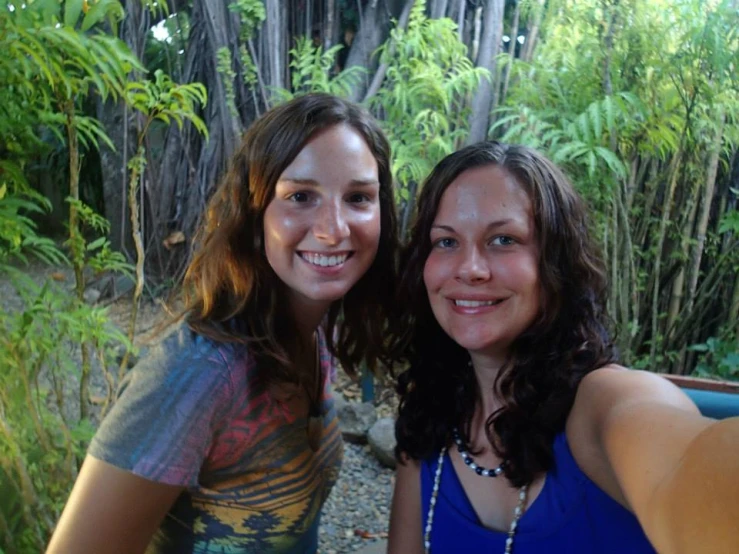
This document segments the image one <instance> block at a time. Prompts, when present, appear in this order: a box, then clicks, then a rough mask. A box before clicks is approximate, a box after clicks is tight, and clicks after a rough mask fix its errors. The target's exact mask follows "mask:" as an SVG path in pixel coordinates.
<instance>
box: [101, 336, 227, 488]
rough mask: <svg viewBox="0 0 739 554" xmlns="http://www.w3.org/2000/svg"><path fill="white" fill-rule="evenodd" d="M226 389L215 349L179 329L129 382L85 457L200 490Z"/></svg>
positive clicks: (222, 365)
mask: <svg viewBox="0 0 739 554" xmlns="http://www.w3.org/2000/svg"><path fill="white" fill-rule="evenodd" d="M229 383H230V380H229V376H228V366H227V364H226V361H225V358H224V356H223V355H222V354H221V352H219V349H218V347H217V345H216V344H215V343H213V342H212V341H210V340H208V339H205V338H203V337H200V336H198V335H196V334H194V333H193V332H192V331H190V330H189V329H188V328H187V327H185V326H182V327H180V328H178V329H177V330H176V331H174V332H173V333H172V334H170V335H169V336H168V337H167V338H166V339H164V341H162V342H161V343H160V344H158V345H156V346H154V347H152V348H151V349H150V350H149V352H148V355H147V356H146V358H144V359H143V360H141V361H140V362H139V363H138V364H136V366H135V367H134V368H133V369H132V370H131V371H130V372H129V373H128V374H127V375H126V377H125V378H124V380H123V381H122V382H121V386H120V388H119V391H118V398H117V400H116V402H115V404H114V405H113V408H112V409H111V411H110V413H109V414H108V415H107V416H106V417H105V419H104V420H103V422H102V423H101V425H100V428H99V429H98V431H97V433H96V434H95V437H94V438H93V440H92V443H91V444H90V448H89V451H88V452H89V454H90V455H91V456H93V457H95V458H97V459H99V460H103V461H105V462H108V463H110V464H112V465H114V466H116V467H119V468H121V469H124V470H127V471H131V472H132V473H134V474H136V475H139V476H141V477H144V478H146V479H149V480H151V481H156V482H159V483H167V484H170V485H181V486H186V487H194V486H197V484H198V475H199V473H200V469H201V467H202V466H203V464H204V462H205V459H206V457H207V455H208V450H209V447H210V444H211V441H212V438H213V434H214V431H215V430H216V429H217V428H218V426H219V424H220V422H219V419H220V418H221V417H222V414H223V407H225V406H228V405H229V404H230V403H231V401H232V396H233V391H232V390H231V389H230V385H229Z"/></svg>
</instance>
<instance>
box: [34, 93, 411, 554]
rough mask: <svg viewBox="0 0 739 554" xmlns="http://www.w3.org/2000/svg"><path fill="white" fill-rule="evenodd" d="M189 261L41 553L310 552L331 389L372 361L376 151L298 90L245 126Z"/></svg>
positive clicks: (384, 151) (356, 111)
mask: <svg viewBox="0 0 739 554" xmlns="http://www.w3.org/2000/svg"><path fill="white" fill-rule="evenodd" d="M197 244H198V248H197V250H196V252H195V255H194V257H193V260H192V262H191V265H190V267H189V269H188V272H187V276H186V280H185V286H186V291H187V293H188V294H189V302H188V308H187V310H186V312H185V314H184V319H185V322H184V323H183V324H182V325H181V326H179V327H177V328H175V329H174V331H173V332H171V333H170V334H169V335H168V336H167V338H166V339H164V340H163V341H162V342H161V343H160V344H159V345H157V346H155V347H154V348H152V350H151V351H150V352H149V354H148V355H147V357H146V358H145V359H143V360H142V361H141V362H140V363H139V364H138V365H137V366H136V367H135V368H134V369H133V370H132V371H131V372H130V373H129V374H128V375H127V376H126V378H125V380H124V381H123V383H122V385H121V388H120V391H119V397H118V399H117V401H116V404H115V405H114V407H113V409H112V411H111V412H110V414H109V415H108V416H107V417H106V418H105V420H104V421H103V422H102V424H101V426H100V429H99V430H98V432H97V434H96V436H95V438H94V439H93V441H92V444H91V446H90V449H89V452H88V456H87V458H86V460H85V462H84V464H83V466H82V469H81V471H80V475H79V477H78V479H77V482H76V484H75V486H74V489H73V491H72V494H71V496H70V499H69V501H68V503H67V506H66V508H65V510H64V512H63V514H62V517H61V519H60V521H59V524H58V526H57V529H56V531H55V533H54V536H53V537H52V540H51V543H50V545H49V548H48V551H47V552H48V553H51V554H57V553H68V552H75V553H78V554H85V553H95V554H98V553H101V552H105V553H119V552H120V553H124V552H125V553H137V552H144V551H147V548H148V552H161V553H175V552H176V553H195V552H197V553H204V554H208V553H216V552H218V553H228V554H237V553H252V552H259V553H275V554H277V553H280V554H282V553H284V554H288V553H290V554H292V553H295V554H303V553H314V552H316V551H317V543H318V522H319V516H320V510H321V506H322V505H323V503H324V501H325V499H326V497H327V496H328V493H329V491H330V490H331V487H332V485H333V484H334V482H335V480H336V477H337V474H338V471H339V467H340V464H341V457H342V446H341V437H340V435H339V431H338V428H337V421H336V412H335V410H334V408H333V401H332V399H331V393H330V381H331V375H332V374H333V373H334V372H335V362H334V360H335V358H337V359H338V361H340V362H341V364H342V366H343V367H344V368H345V369H346V370H347V371H349V372H352V371H353V370H354V368H356V366H357V365H358V364H359V363H360V362H361V361H362V360H366V361H367V362H368V363H369V365H370V366H373V365H374V364H375V363H376V362H377V361H378V360H382V359H384V357H385V353H384V352H383V350H382V344H383V341H382V335H383V330H384V327H385V322H386V320H387V314H386V313H385V307H387V306H390V305H391V302H390V298H391V296H392V294H393V288H394V284H395V263H394V260H395V254H396V245H397V238H396V218H395V212H394V207H393V191H392V179H391V175H390V152H389V146H388V143H387V141H386V139H385V138H384V136H383V134H382V132H381V131H380V129H379V127H378V126H377V124H376V122H375V121H374V120H373V119H372V118H371V117H370V116H369V115H368V114H367V113H366V112H364V111H363V110H362V109H361V108H359V107H357V106H355V105H354V104H351V103H349V102H346V101H344V100H341V99H338V98H335V97H333V96H329V95H322V94H319V95H307V96H304V97H300V98H297V99H295V100H293V101H291V102H289V103H287V104H284V105H282V106H279V107H277V108H275V109H273V110H271V111H270V112H268V113H266V114H265V115H264V116H263V117H261V118H260V119H259V120H258V121H257V122H256V123H254V124H253V126H252V127H251V128H250V129H249V131H248V132H247V133H246V135H245V137H244V140H243V143H242V145H241V147H240V149H239V151H238V152H237V153H236V155H235V157H234V159H233V163H232V167H231V168H230V170H229V172H228V174H227V175H226V177H225V179H224V181H223V183H222V184H221V186H220V187H219V188H218V190H217V191H216V193H215V195H214V197H213V199H212V200H211V201H210V203H209V205H208V209H207V213H206V217H205V221H204V224H203V228H202V229H201V231H200V234H199V237H198V241H197Z"/></svg>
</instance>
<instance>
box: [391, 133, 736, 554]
mask: <svg viewBox="0 0 739 554" xmlns="http://www.w3.org/2000/svg"><path fill="white" fill-rule="evenodd" d="M402 263H403V264H404V267H402V271H401V287H400V295H399V297H400V299H401V302H402V304H403V305H402V306H401V308H403V309H402V312H403V313H404V316H402V319H401V323H402V325H401V327H399V329H402V330H403V333H402V334H400V335H398V336H397V337H396V339H397V340H396V346H397V347H398V348H399V352H401V355H400V357H402V358H404V359H405V360H406V361H407V362H408V363H409V369H408V370H407V371H406V372H405V373H403V374H402V375H401V376H400V378H399V383H398V390H399V393H400V395H401V404H400V411H399V417H398V421H397V426H396V434H397V438H398V447H397V452H398V455H399V460H400V462H401V463H400V465H399V467H398V474H397V480H396V488H395V495H394V498H393V506H392V515H391V523H390V537H389V550H388V551H389V553H390V554H420V553H422V552H427V553H428V552H431V553H432V554H442V553H477V552H485V553H496V552H497V553H501V554H503V553H511V552H514V553H515V554H534V553H542V552H546V553H562V554H580V553H582V554H585V553H588V554H590V553H597V554H626V553H628V554H640V553H651V552H655V550H656V551H659V552H661V553H678V552H686V553H697V552H701V553H704V552H716V553H718V552H722V553H723V552H739V525H737V523H736V522H737V521H739V501H738V500H737V499H739V420H738V419H737V418H734V419H731V420H724V421H722V422H716V421H714V420H711V419H708V418H704V417H702V416H701V415H700V414H699V412H698V410H697V408H696V407H695V405H694V404H692V402H691V401H690V400H689V399H688V398H687V397H686V396H685V395H684V394H683V393H682V392H681V391H680V390H679V389H677V388H676V387H675V386H673V385H672V384H670V383H669V382H667V381H666V380H664V379H662V378H661V377H659V376H657V375H654V374H649V373H645V372H640V371H633V370H627V369H625V368H623V367H620V366H618V365H616V364H615V362H616V353H615V352H614V348H613V346H612V343H611V341H610V339H609V336H608V332H607V329H606V322H607V317H606V313H605V297H606V279H605V271H604V267H603V264H602V262H601V260H600V259H599V258H598V255H597V253H596V249H595V247H594V244H593V241H592V239H591V237H590V235H589V232H588V222H587V218H586V213H585V208H584V205H583V203H582V201H581V200H580V198H579V197H578V195H577V193H576V192H575V191H574V190H573V188H572V186H571V185H570V183H569V182H568V180H567V179H566V177H565V176H564V175H563V174H562V172H561V171H560V170H559V169H558V168H557V167H556V166H554V164H552V163H551V162H550V161H549V160H547V159H546V158H544V157H543V156H542V155H540V154H538V153H537V152H535V151H533V150H531V149H529V148H526V147H522V146H508V145H503V144H499V143H495V142H488V143H480V144H477V145H473V146H470V147H467V148H464V149H463V150H460V151H459V152H456V153H454V154H452V155H450V156H448V157H447V158H445V159H444V160H443V161H442V162H440V163H439V165H438V166H437V167H436V168H435V169H434V171H433V172H432V173H431V175H430V176H429V177H428V179H427V181H426V183H425V184H424V187H423V190H422V192H421V195H420V198H419V201H418V214H417V219H416V222H415V224H414V227H413V230H412V232H411V238H410V242H409V244H408V245H407V249H406V251H405V255H404V256H403V257H402Z"/></svg>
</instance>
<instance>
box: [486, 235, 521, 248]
mask: <svg viewBox="0 0 739 554" xmlns="http://www.w3.org/2000/svg"><path fill="white" fill-rule="evenodd" d="M490 242H491V243H492V244H494V245H495V246H511V245H512V244H515V242H516V241H515V240H514V239H513V237H509V236H508V235H499V236H497V237H494V238H493V240H492V241H490Z"/></svg>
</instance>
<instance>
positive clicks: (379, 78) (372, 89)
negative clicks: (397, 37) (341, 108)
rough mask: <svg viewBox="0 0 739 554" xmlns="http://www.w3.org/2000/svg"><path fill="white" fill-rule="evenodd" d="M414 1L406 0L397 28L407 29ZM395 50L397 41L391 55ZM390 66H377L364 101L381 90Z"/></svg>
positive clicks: (392, 45) (391, 46)
mask: <svg viewBox="0 0 739 554" xmlns="http://www.w3.org/2000/svg"><path fill="white" fill-rule="evenodd" d="M414 3H415V2H414V0H406V2H405V6H404V7H403V13H401V14H400V19H399V20H398V25H397V28H399V29H403V30H405V29H406V27H408V19H409V18H410V15H411V10H412V9H413V4H414ZM394 52H395V43H393V44H391V45H390V55H391V56H392V55H393V53H394ZM388 67H389V65H388V64H387V63H383V64H380V67H378V68H377V71H376V72H375V76H374V77H373V78H372V82H371V83H370V86H369V89H367V94H365V96H364V100H362V102H364V103H366V102H367V101H368V100H369V99H370V98H372V97H373V96H374V95H375V94H377V91H379V90H380V87H381V86H382V82H383V81H384V80H385V73H386V72H387V68H388Z"/></svg>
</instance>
